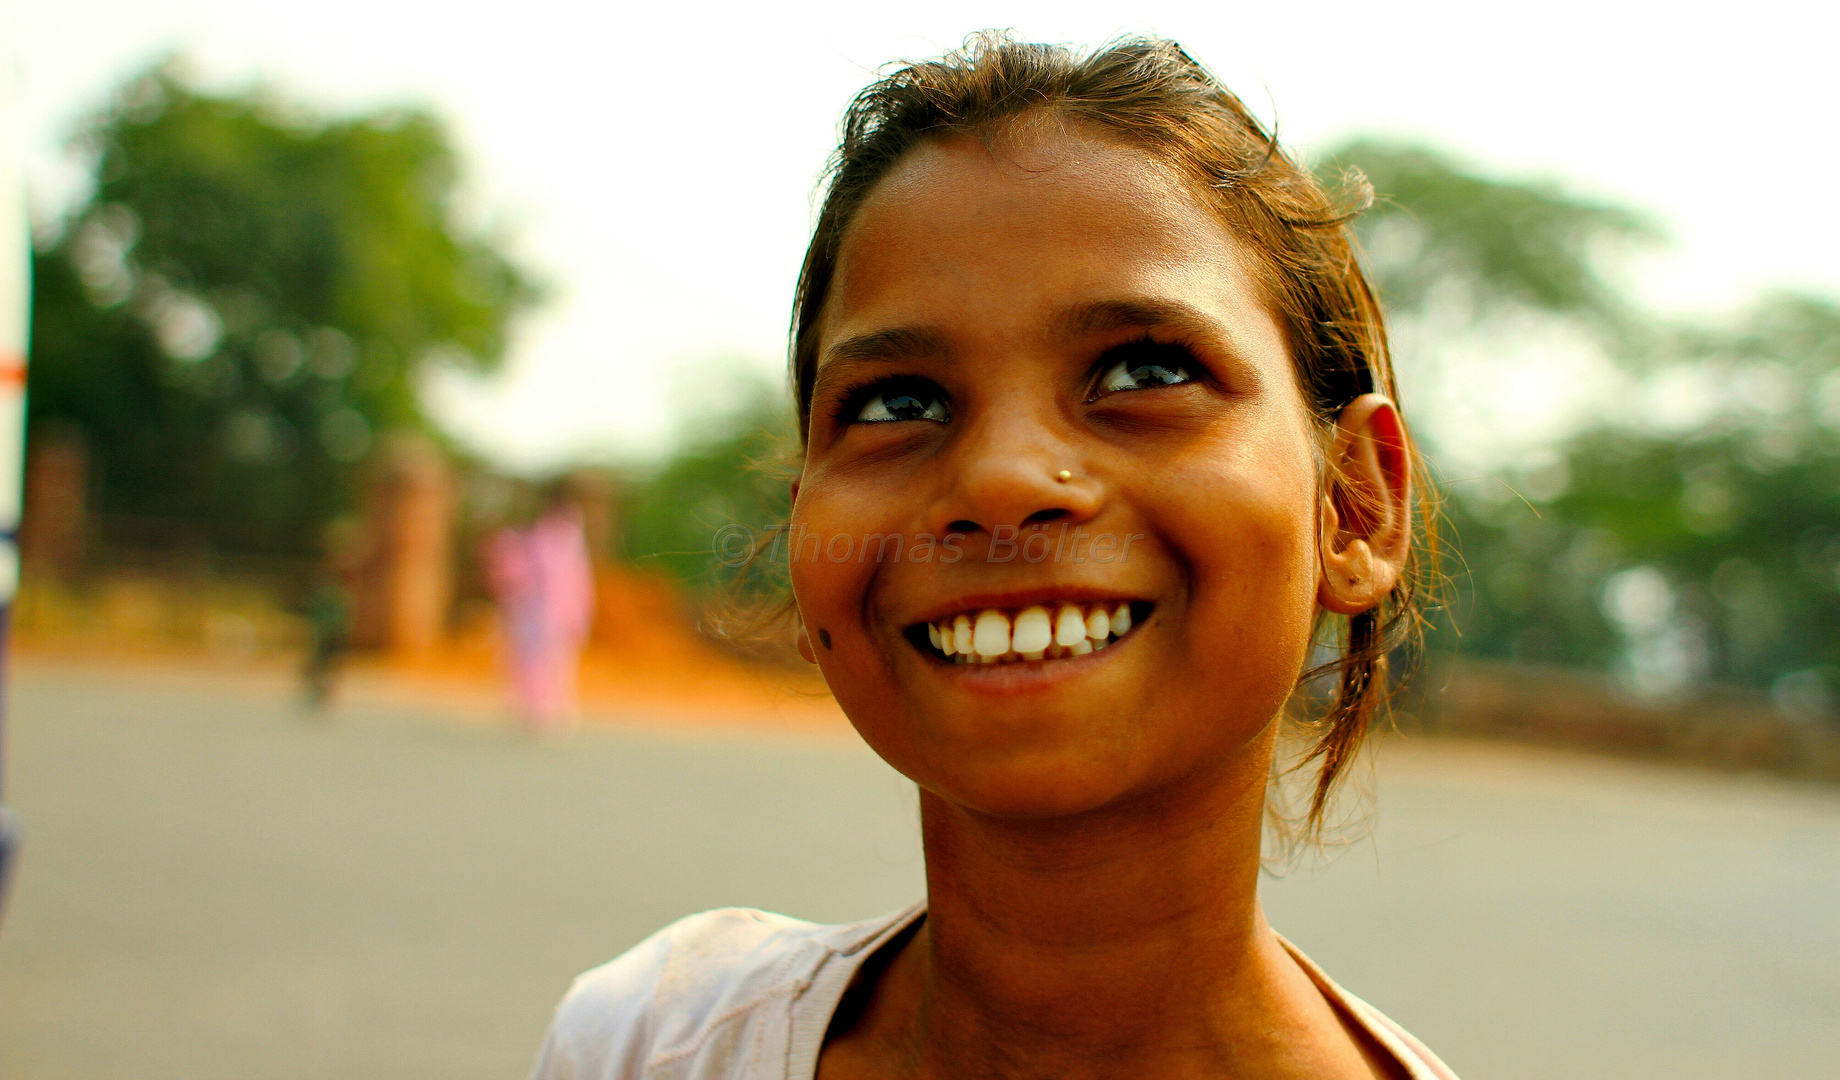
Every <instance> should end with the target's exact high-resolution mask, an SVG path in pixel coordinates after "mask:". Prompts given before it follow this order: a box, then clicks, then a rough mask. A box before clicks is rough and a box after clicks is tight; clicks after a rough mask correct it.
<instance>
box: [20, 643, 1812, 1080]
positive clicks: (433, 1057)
mask: <svg viewBox="0 0 1840 1080" xmlns="http://www.w3.org/2000/svg"><path fill="white" fill-rule="evenodd" d="M13 700H14V717H15V719H14V726H13V730H12V733H11V738H10V743H11V747H10V749H11V761H10V766H9V768H10V772H11V775H12V778H13V783H12V789H11V793H10V796H9V797H10V800H11V802H12V804H13V805H14V806H15V807H16V808H17V809H19V810H20V811H21V812H22V813H23V815H24V818H25V823H26V827H27V833H28V846H27V848H26V852H25V859H24V864H23V868H22V869H23V872H22V874H21V877H20V880H19V883H18V885H19V888H18V890H17V892H16V894H15V896H14V898H13V904H12V909H11V911H10V913H9V916H8V921H7V923H6V925H5V927H4V931H3V932H0V1078H5V1080H13V1078H32V1080H63V1078H76V1077H82V1078H85V1080H113V1078H123V1080H127V1078H133V1080H165V1078H173V1080H181V1078H182V1080H216V1078H226V1080H229V1078H235V1080H268V1078H276V1080H279V1078H284V1077H286V1078H309V1077H311V1078H328V1077H339V1078H341V1080H344V1078H354V1080H355V1078H369V1077H376V1078H384V1077H388V1078H391V1080H418V1078H422V1077H427V1078H431V1080H432V1078H436V1077H439V1078H441V1080H464V1078H474V1077H477V1078H481V1080H485V1078H493V1077H498V1078H502V1077H519V1076H521V1075H522V1074H523V1072H524V1071H525V1069H526V1068H527V1067H528V1063H529V1060H530V1057H531V1054H532V1052H533V1050H534V1048H535V1045H536V1042H537V1040H538V1039H539V1037H540V1036H541V1033H542V1030H543V1027H544V1025H545V1022H546V1020H547V1016H548V1012H549V1009H550V1007H551V1005H552V1004H553V1003H554V1001H555V999H556V997H557V996H558V995H559V994H560V993H561V991H562V990H563V988H564V987H565V986H566V985H567V982H568V979H569V977H570V976H571V975H572V974H574V973H575V972H576V971H578V970H580V969H583V968H585V967H588V966H591V965H593V964H595V963H598V962H599V961H601V960H604V959H606V958H608V957H611V956H612V955H614V954H615V953H617V952H619V951H620V950H621V949H622V948H624V947H625V946H627V945H629V944H631V943H632V942H634V941H636V940H637V939H639V938H640V937H642V936H644V934H646V933H647V932H649V931H650V930H651V929H654V928H656V927H657V926H659V925H661V924H663V923H664V922H667V921H669V920H670V919H671V918H673V917H675V916H677V915H679V914H683V913H685V912H689V911H693V910H697V909H700V908H706V907H711V906H716V905H723V904H751V905H756V906H761V907H768V908H775V909H779V910H783V911H789V912H793V913H796V914H800V915H804V916H807V917H810V918H816V919H822V920H842V919H847V918H853V917H859V916H864V915H868V914H872V913H875V912H879V911H883V910H888V909H892V908H894V907H896V906H899V905H901V904H904V903H906V902H907V901H908V900H910V899H911V898H913V897H914V896H917V895H918V892H919V884H920V867H919V858H918V853H917V846H916V843H915V839H914V827H915V820H914V818H915V815H914V807H913V798H912V794H911V790H910V789H909V788H908V787H907V785H906V784H905V783H904V782H903V781H902V780H901V779H900V778H899V777H897V776H895V775H894V774H893V773H891V772H890V771H889V770H888V769H887V768H886V767H884V766H883V765H881V763H880V762H878V761H877V760H876V759H875V758H874V757H873V756H872V755H870V754H869V753H868V752H867V751H866V750H863V749H862V748H861V747H860V746H858V745H855V744H854V743H853V742H850V741H846V740H844V739H840V738H829V737H823V736H818V735H810V734H807V735H792V734H787V735H779V736H762V735H746V736H744V735H736V734H733V733H732V732H731V733H727V734H721V733H715V732H703V733H668V732H664V731H660V730H658V729H655V728H653V729H648V728H644V727H637V726H628V727H617V726H605V727H597V728H592V729H590V730H587V731H584V732H583V733H581V735H580V736H579V737H577V738H575V739H573V740H570V741H568V742H564V743H532V742H530V741H527V740H523V739H520V738H518V737H515V736H513V735H511V734H509V733H507V732H505V731H503V730H501V729H499V728H497V727H495V726H493V725H491V724H489V723H484V722H481V717H482V716H483V713H480V714H476V715H469V714H466V713H465V711H464V710H455V709H454V708H452V707H444V708H437V707H434V706H422V707H409V706H404V705H400V704H398V705H387V704H382V703H379V702H372V703H371V704H368V705H360V704H354V705H349V706H347V707H345V709H344V710H343V712H342V713H341V714H340V715H339V716H338V717H337V718H336V720H335V721H334V722H333V723H330V724H320V725H316V724H312V723H306V722H302V721H301V720H300V718H299V717H297V716H295V715H293V714H292V712H291V711H290V709H289V708H288V707H287V703H286V699H285V697H284V695H283V694H282V692H281V687H280V686H279V685H275V686H267V685H264V684H262V683H261V682H259V681H249V680H244V681H229V680H223V679H217V680H204V679H200V678H196V677H192V678H184V677H173V676H159V677H156V676H153V675H150V674H147V673H139V674H136V673H133V672H113V673H111V672H104V671H98V670H75V669H67V668H66V669H58V668H53V667H48V666H44V665H38V666H32V665H27V666H26V667H25V669H24V670H23V671H22V672H21V673H20V676H19V678H18V680H17V682H16V684H15V687H14V693H13ZM1377 786H1378V789H1379V805H1380V807H1381V810H1380V812H1379V813H1378V815H1377V817H1376V819H1375V831H1374V836H1373V839H1372V840H1371V841H1369V842H1365V843H1362V844H1359V845H1356V846H1354V847H1352V848H1350V849H1349V850H1346V851H1344V852H1342V853H1341V854H1340V856H1339V857H1338V858H1336V859H1335V860H1334V861H1332V862H1330V863H1329V864H1328V865H1327V866H1326V867H1323V868H1319V869H1314V870H1311V869H1304V870H1300V871H1297V872H1294V873H1292V874H1290V875H1289V876H1287V877H1285V878H1283V879H1281V880H1274V881H1272V882H1271V883H1269V884H1268V886H1267V900H1268V904H1269V905H1270V907H1271V909H1272V914H1273V921H1274V922H1275V923H1276V924H1277V925H1278V926H1279V927H1280V928H1281V929H1283V930H1284V931H1285V932H1286V933H1287V934H1288V935H1289V936H1290V937H1292V939H1293V940H1296V941H1297V942H1298V943H1299V944H1300V945H1302V946H1303V947H1304V948H1305V949H1306V950H1307V951H1309V952H1310V953H1311V954H1312V955H1314V956H1315V957H1316V958H1317V959H1318V960H1319V961H1321V962H1322V963H1323V964H1324V965H1325V966H1326V967H1327V968H1328V969H1329V970H1330V971H1332V972H1334V973H1335V974H1336V975H1337V977H1338V978H1340V979H1341V980H1342V982H1343V983H1344V984H1345V985H1347V986H1349V987H1351V988H1352V989H1354V990H1355V991H1356V992H1357V993H1360V994H1363V995H1365V996H1366V997H1368V998H1369V999H1370V1000H1372V1001H1374V1002H1375V1003H1376V1004H1378V1005H1379V1006H1380V1007H1381V1008H1383V1009H1385V1010H1387V1011H1388V1012H1390V1013H1392V1014H1393V1015H1394V1016H1395V1017H1397V1018H1399V1019H1400V1020H1401V1021H1402V1022H1404V1023H1405V1024H1407V1025H1408V1026H1409V1027H1411V1028H1412V1029H1414V1030H1415V1031H1417V1032H1418V1033H1419V1034H1420V1035H1422V1036H1423V1037H1425V1039H1426V1040H1427V1041H1428V1042H1430V1043H1431V1044H1432V1045H1433V1046H1435V1047H1437V1048H1438V1049H1439V1050H1440V1051H1441V1052H1443V1053H1444V1055H1445V1056H1446V1057H1447V1058H1448V1059H1449V1060H1450V1062H1451V1063H1452V1064H1453V1065H1454V1066H1455V1067H1456V1068H1457V1069H1458V1071H1459V1072H1461V1073H1462V1074H1463V1075H1464V1076H1465V1077H1467V1078H1469V1080H1491V1078H1495V1080H1533V1078H1553V1080H1558V1078H1564V1080H1587V1078H1593V1077H1604V1078H1615V1080H1641V1078H1646V1077H1657V1078H1659V1077H1668V1078H1669V1080H1689V1078H1715V1077H1716V1078H1722V1080H1724V1078H1729V1080H1750V1078H1756V1077H1765V1076H1769V1077H1776V1076H1781V1077H1796V1078H1798V1080H1799V1078H1811V1077H1825V1076H1836V1075H1840V1066H1836V1062H1840V791H1836V790H1834V789H1831V788H1811V787H1799V786H1796V785H1792V784H1786V783H1781V782H1777V781H1770V780H1760V779H1746V778H1732V777H1721V776H1712V775H1707V774H1702V773H1696V772H1690V771H1684V770H1677V769H1672V768H1667V767H1654V766H1645V765H1637V764H1630V763H1622V762H1610V761H1601V760H1595V759H1590V758H1583V757H1574V756H1569V755H1564V754H1554V753H1545V752H1534V751H1525V750H1515V749H1508V748H1501V747H1490V746H1475V745H1463V744H1453V743H1423V744H1410V745H1406V744H1402V745H1394V746H1392V747H1390V748H1389V749H1388V750H1387V751H1386V752H1385V753H1384V754H1383V755H1382V757H1381V761H1380V764H1379V767H1378V779H1377Z"/></svg>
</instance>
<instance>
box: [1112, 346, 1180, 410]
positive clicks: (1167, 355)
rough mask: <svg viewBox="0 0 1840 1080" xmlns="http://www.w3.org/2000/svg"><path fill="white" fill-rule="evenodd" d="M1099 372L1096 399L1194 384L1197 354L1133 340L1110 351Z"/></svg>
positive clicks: (1176, 347) (1177, 348)
mask: <svg viewBox="0 0 1840 1080" xmlns="http://www.w3.org/2000/svg"><path fill="white" fill-rule="evenodd" d="M1098 369H1099V377H1098V379H1097V380H1095V381H1094V383H1093V396H1094V397H1099V396H1101V395H1104V394H1112V393H1117V392H1118V391H1120V390H1149V389H1153V388H1155V387H1158V386H1174V385H1175V384H1177V383H1185V382H1190V381H1192V380H1193V379H1194V375H1193V374H1192V372H1193V371H1194V370H1195V369H1194V355H1193V354H1192V353H1190V352H1189V351H1188V350H1187V349H1185V348H1183V347H1182V346H1180V345H1173V344H1169V343H1167V342H1160V341H1133V342H1130V343H1128V344H1125V345H1120V346H1118V347H1117V348H1113V349H1107V350H1106V352H1105V355H1104V356H1102V357H1100V358H1099V364H1098Z"/></svg>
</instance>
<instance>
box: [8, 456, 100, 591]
mask: <svg viewBox="0 0 1840 1080" xmlns="http://www.w3.org/2000/svg"><path fill="white" fill-rule="evenodd" d="M88 531H89V448H88V446H87V444H86V443H85V442H84V439H83V434H82V432H80V431H78V430H76V429H75V428H71V427H68V426H66V425H62V424H45V425H40V426H38V427H35V428H34V429H33V431H32V435H31V438H30V440H29V442H28V445H27V450H26V478H25V513H24V516H23V517H22V518H21V519H20V522H19V547H20V559H21V562H22V564H23V567H22V568H23V571H24V573H25V574H27V575H29V576H31V577H33V578H44V579H47V580H54V581H69V580H70V579H71V578H73V577H75V576H76V574H77V573H78V571H79V570H80V569H81V568H82V566H83V548H84V541H85V540H86V539H87V536H88Z"/></svg>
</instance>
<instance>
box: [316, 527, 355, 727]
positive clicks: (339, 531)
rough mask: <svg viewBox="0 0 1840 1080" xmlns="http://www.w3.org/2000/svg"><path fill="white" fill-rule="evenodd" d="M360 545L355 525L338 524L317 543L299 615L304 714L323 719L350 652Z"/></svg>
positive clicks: (327, 531) (328, 530)
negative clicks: (303, 624) (319, 553)
mask: <svg viewBox="0 0 1840 1080" xmlns="http://www.w3.org/2000/svg"><path fill="white" fill-rule="evenodd" d="M361 542H362V541H361V539H360V531H359V528H358V526H357V525H356V523H354V522H352V521H351V520H349V519H343V518H341V519H338V520H335V521H333V522H332V523H330V524H328V525H327V526H326V530H325V533H324V535H323V536H322V538H321V546H322V547H323V548H324V549H325V554H324V557H323V558H322V559H321V560H320V563H319V565H318V566H317V567H316V568H315V569H314V572H313V580H312V583H311V585H310V586H309V587H308V590H307V598H306V604H305V607H304V610H303V612H302V613H303V614H304V615H305V616H306V621H307V633H308V635H309V638H308V643H307V656H306V662H305V663H304V664H303V665H302V669H301V684H302V690H303V694H302V698H303V704H304V705H305V707H306V710H307V711H308V712H309V713H314V714H322V713H324V711H325V709H326V706H327V705H329V704H330V703H331V701H332V694H333V690H334V689H335V686H336V683H337V681H338V675H339V671H340V669H342V668H343V667H344V665H345V658H346V656H347V654H349V653H350V651H351V630H352V590H351V583H352V581H353V579H354V578H355V577H356V575H357V573H358V560H359V549H360V545H361Z"/></svg>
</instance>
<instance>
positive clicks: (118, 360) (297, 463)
mask: <svg viewBox="0 0 1840 1080" xmlns="http://www.w3.org/2000/svg"><path fill="white" fill-rule="evenodd" d="M78 145H79V146H81V147H82V148H84V149H85V150H87V151H88V152H89V154H90V155H91V157H92V159H93V160H94V162H95V189H94V192H93V194H92V196H91V197H90V199H89V200H88V201H87V202H86V203H85V204H84V205H82V206H81V207H79V208H78V209H77V210H75V211H74V212H73V213H72V214H71V215H70V217H69V219H68V221H67V222H66V223H65V227H64V229H63V232H62V234H61V236H60V237H59V238H58V239H57V240H56V242H55V243H53V244H52V245H51V246H49V247H48V248H45V249H42V250H40V251H38V252H37V253H36V255H35V257H34V260H33V270H34V274H35V278H36V282H35V294H34V304H33V328H34V334H33V343H32V356H31V365H30V369H29V370H30V376H29V377H30V387H29V391H30V406H29V408H30V413H29V423H30V424H32V425H34V426H36V425H40V424H44V423H46V422H61V423H65V424H70V425H75V426H76V427H78V428H80V429H81V430H82V431H83V432H84V433H85V435H86V437H87V439H88V441H89V444H90V450H91V460H92V461H93V462H94V463H95V469H94V475H93V477H92V482H93V483H94V485H95V492H94V499H93V502H94V505H95V506H96V508H97V510H98V511H99V524H100V526H101V528H102V529H103V531H104V534H105V535H104V536H103V537H102V539H103V540H104V542H105V544H106V543H108V542H109V541H110V540H111V539H113V540H117V541H120V540H128V541H130V542H133V541H136V540H139V541H142V542H145V541H148V540H155V539H157V540H159V541H162V542H165V543H172V542H174V541H184V542H186V543H189V544H192V545H199V546H203V547H206V548H208V549H211V550H216V551H219V552H225V553H232V552H234V553H256V554H272V555H306V554H310V553H311V552H313V550H314V549H315V547H316V545H317V543H318V539H319V533H320V529H321V526H323V525H324V524H325V523H326V522H327V521H328V520H330V519H331V518H332V517H333V516H334V515H335V514H337V513H338V512H340V511H341V510H342V509H344V508H345V507H346V506H347V505H348V503H349V501H350V498H351V487H352V480H353V476H354V470H355V467H356V465H357V464H358V463H359V462H360V461H362V460H363V459H364V457H365V456H366V454H367V452H368V451H369V449H370V447H371V446H373V445H374V444H375V442H376V440H377V438H378V437H379V436H380V435H383V434H385V433H388V432H390V431H393V430H398V429H419V428H423V427H425V425H426V420H425V418H424V416H423V414H422V412H421V409H420V407H419V404H418V401H417V389H418V383H419V376H420V373H421V372H422V371H423V370H424V369H425V368H426V367H427V366H428V365H429V364H454V365H459V366H463V367H467V368H471V369H481V370H483V369H487V368H490V367H491V366H492V365H494V364H495V363H496V362H497V361H498V360H499V359H500V358H501V357H502V356H503V354H504V350H505V340H506V332H507V327H508V325H509V323H510V321H511V319H512V318H513V317H514V315H515V314H516V313H517V312H518V311H519V310H521V309H523V308H524V307H526V306H527V305H529V304H530V303H531V302H532V301H533V300H534V299H535V292H534V290H533V288H532V286H531V284H530V283H529V281H528V280H527V279H526V277H525V276H524V274H523V273H522V272H521V271H519V270H518V269H517V268H516V267H515V266H514V265H513V264H512V262H511V261H510V260H509V259H508V258H507V257H506V256H505V255H504V254H503V253H502V251H501V250H500V249H499V247H498V245H497V244H496V243H495V241H494V240H493V239H492V238H491V237H490V236H489V235H485V234H482V233H481V232H479V231H478V230H477V229H474V228H472V227H470V226H468V225H466V224H464V223H463V222H461V221H460V220H459V219H458V215H457V214H456V212H455V205H454V204H455V187H456V183H457V180H458V173H459V163H458V161H457V159H456V157H455V154H454V152H453V150H452V148H451V147H450V145H449V143H448V139H447V136H446V134H445V132H444V131H443V130H442V128H441V126H440V125H439V124H438V123H437V122H436V121H435V120H434V119H433V118H432V117H430V116H428V115H427V114H425V113H421V112H416V111H387V112H380V113H377V114H374V115H370V116H364V117H359V118H356V119H349V120H340V121H326V120H322V119H320V118H318V117H315V116H313V115H312V114H310V113H308V112H307V111H305V110H303V109H301V108H300V107H298V106H296V105H292V104H290V103H287V102H285V101H283V100H282V99H280V98H279V97H277V96H275V95H274V94H272V93H271V92H269V91H266V90H262V89H257V90H253V91H251V92H248V93H243V94H235V95H228V96H213V95H210V94H206V93H203V92H201V91H199V90H197V89H195V88H194V87H192V86H191V85H189V84H188V82H187V81H186V79H184V78H183V77H182V76H181V74H180V69H179V67H178V65H177V64H176V63H175V62H167V63H165V64H162V65H160V66H158V67H156V68H155V69H153V70H151V71H148V72H146V73H144V74H142V75H140V76H139V77H137V78H134V79H132V80H130V81H129V82H128V83H127V84H126V85H125V86H124V87H123V88H122V89H121V90H120V91H119V92H118V93H117V94H116V95H115V97H114V99H113V100H112V102H111V103H110V104H109V106H108V107H107V108H105V109H104V110H103V111H102V112H101V113H100V114H98V115H97V116H95V117H94V118H93V119H92V120H91V121H89V122H88V123H87V124H86V125H85V126H84V128H83V129H82V131H81V132H80V134H79V136H78ZM137 522H138V523H141V525H142V528H140V529H139V530H138V531H140V532H143V533H147V532H151V533H153V534H156V535H153V536H141V537H132V536H125V535H117V536H113V537H111V536H109V535H108V533H109V532H111V531H114V532H116V533H118V534H121V533H126V532H133V531H137V530H135V529H134V528H132V526H133V525H134V524H135V523H137Z"/></svg>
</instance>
